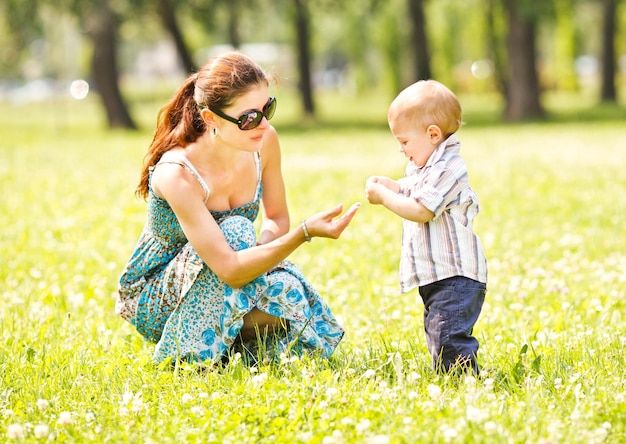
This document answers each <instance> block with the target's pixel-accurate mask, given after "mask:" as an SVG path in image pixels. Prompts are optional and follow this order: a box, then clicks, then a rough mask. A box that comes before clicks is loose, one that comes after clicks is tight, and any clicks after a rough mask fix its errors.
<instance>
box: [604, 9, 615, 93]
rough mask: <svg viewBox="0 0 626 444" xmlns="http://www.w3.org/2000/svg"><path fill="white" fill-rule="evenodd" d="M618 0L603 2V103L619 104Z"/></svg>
mask: <svg viewBox="0 0 626 444" xmlns="http://www.w3.org/2000/svg"><path fill="white" fill-rule="evenodd" d="M616 12H617V0H603V1H602V25H603V26H602V90H601V93H600V98H601V99H602V101H603V102H613V103H616V102H617V91H616V89H615V70H616V67H615V34H616V32H617V25H616V20H615V13H616Z"/></svg>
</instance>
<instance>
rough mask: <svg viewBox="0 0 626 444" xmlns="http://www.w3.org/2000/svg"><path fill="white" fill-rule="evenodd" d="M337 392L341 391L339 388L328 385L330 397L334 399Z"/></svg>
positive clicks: (328, 396)
mask: <svg viewBox="0 0 626 444" xmlns="http://www.w3.org/2000/svg"><path fill="white" fill-rule="evenodd" d="M337 393H339V390H337V389H336V388H335V387H328V388H327V389H326V397H327V398H329V399H332V398H334V397H335V396H337Z"/></svg>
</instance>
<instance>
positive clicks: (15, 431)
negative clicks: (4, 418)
mask: <svg viewBox="0 0 626 444" xmlns="http://www.w3.org/2000/svg"><path fill="white" fill-rule="evenodd" d="M7 438H9V439H22V438H24V427H23V426H22V424H9V426H8V427H7Z"/></svg>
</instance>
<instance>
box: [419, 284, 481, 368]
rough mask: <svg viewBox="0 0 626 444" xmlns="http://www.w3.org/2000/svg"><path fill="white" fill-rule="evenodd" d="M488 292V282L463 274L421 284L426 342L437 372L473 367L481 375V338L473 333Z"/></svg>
mask: <svg viewBox="0 0 626 444" xmlns="http://www.w3.org/2000/svg"><path fill="white" fill-rule="evenodd" d="M486 292H487V285H486V284H484V283H482V282H478V281H475V280H473V279H469V278H466V277H462V276H455V277H452V278H448V279H442V280H441V281H437V282H434V283H432V284H428V285H424V286H422V287H419V293H420V296H421V297H422V300H423V301H424V330H425V332H426V344H427V345H428V351H429V352H430V355H431V356H432V361H433V368H434V369H435V370H436V371H439V372H448V371H450V370H452V369H459V370H470V369H471V370H472V371H473V372H474V373H476V374H478V372H479V367H478V364H477V363H476V355H477V354H478V340H477V339H476V338H475V337H474V336H472V332H473V330H474V324H476V321H477V320H478V316H479V314H480V310H481V309H482V306H483V302H484V301H485V293H486Z"/></svg>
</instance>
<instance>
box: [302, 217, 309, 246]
mask: <svg viewBox="0 0 626 444" xmlns="http://www.w3.org/2000/svg"><path fill="white" fill-rule="evenodd" d="M300 226H301V227H302V231H303V232H304V240H305V241H307V242H311V236H309V230H307V229H306V219H304V220H303V221H302V223H301V224H300Z"/></svg>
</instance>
